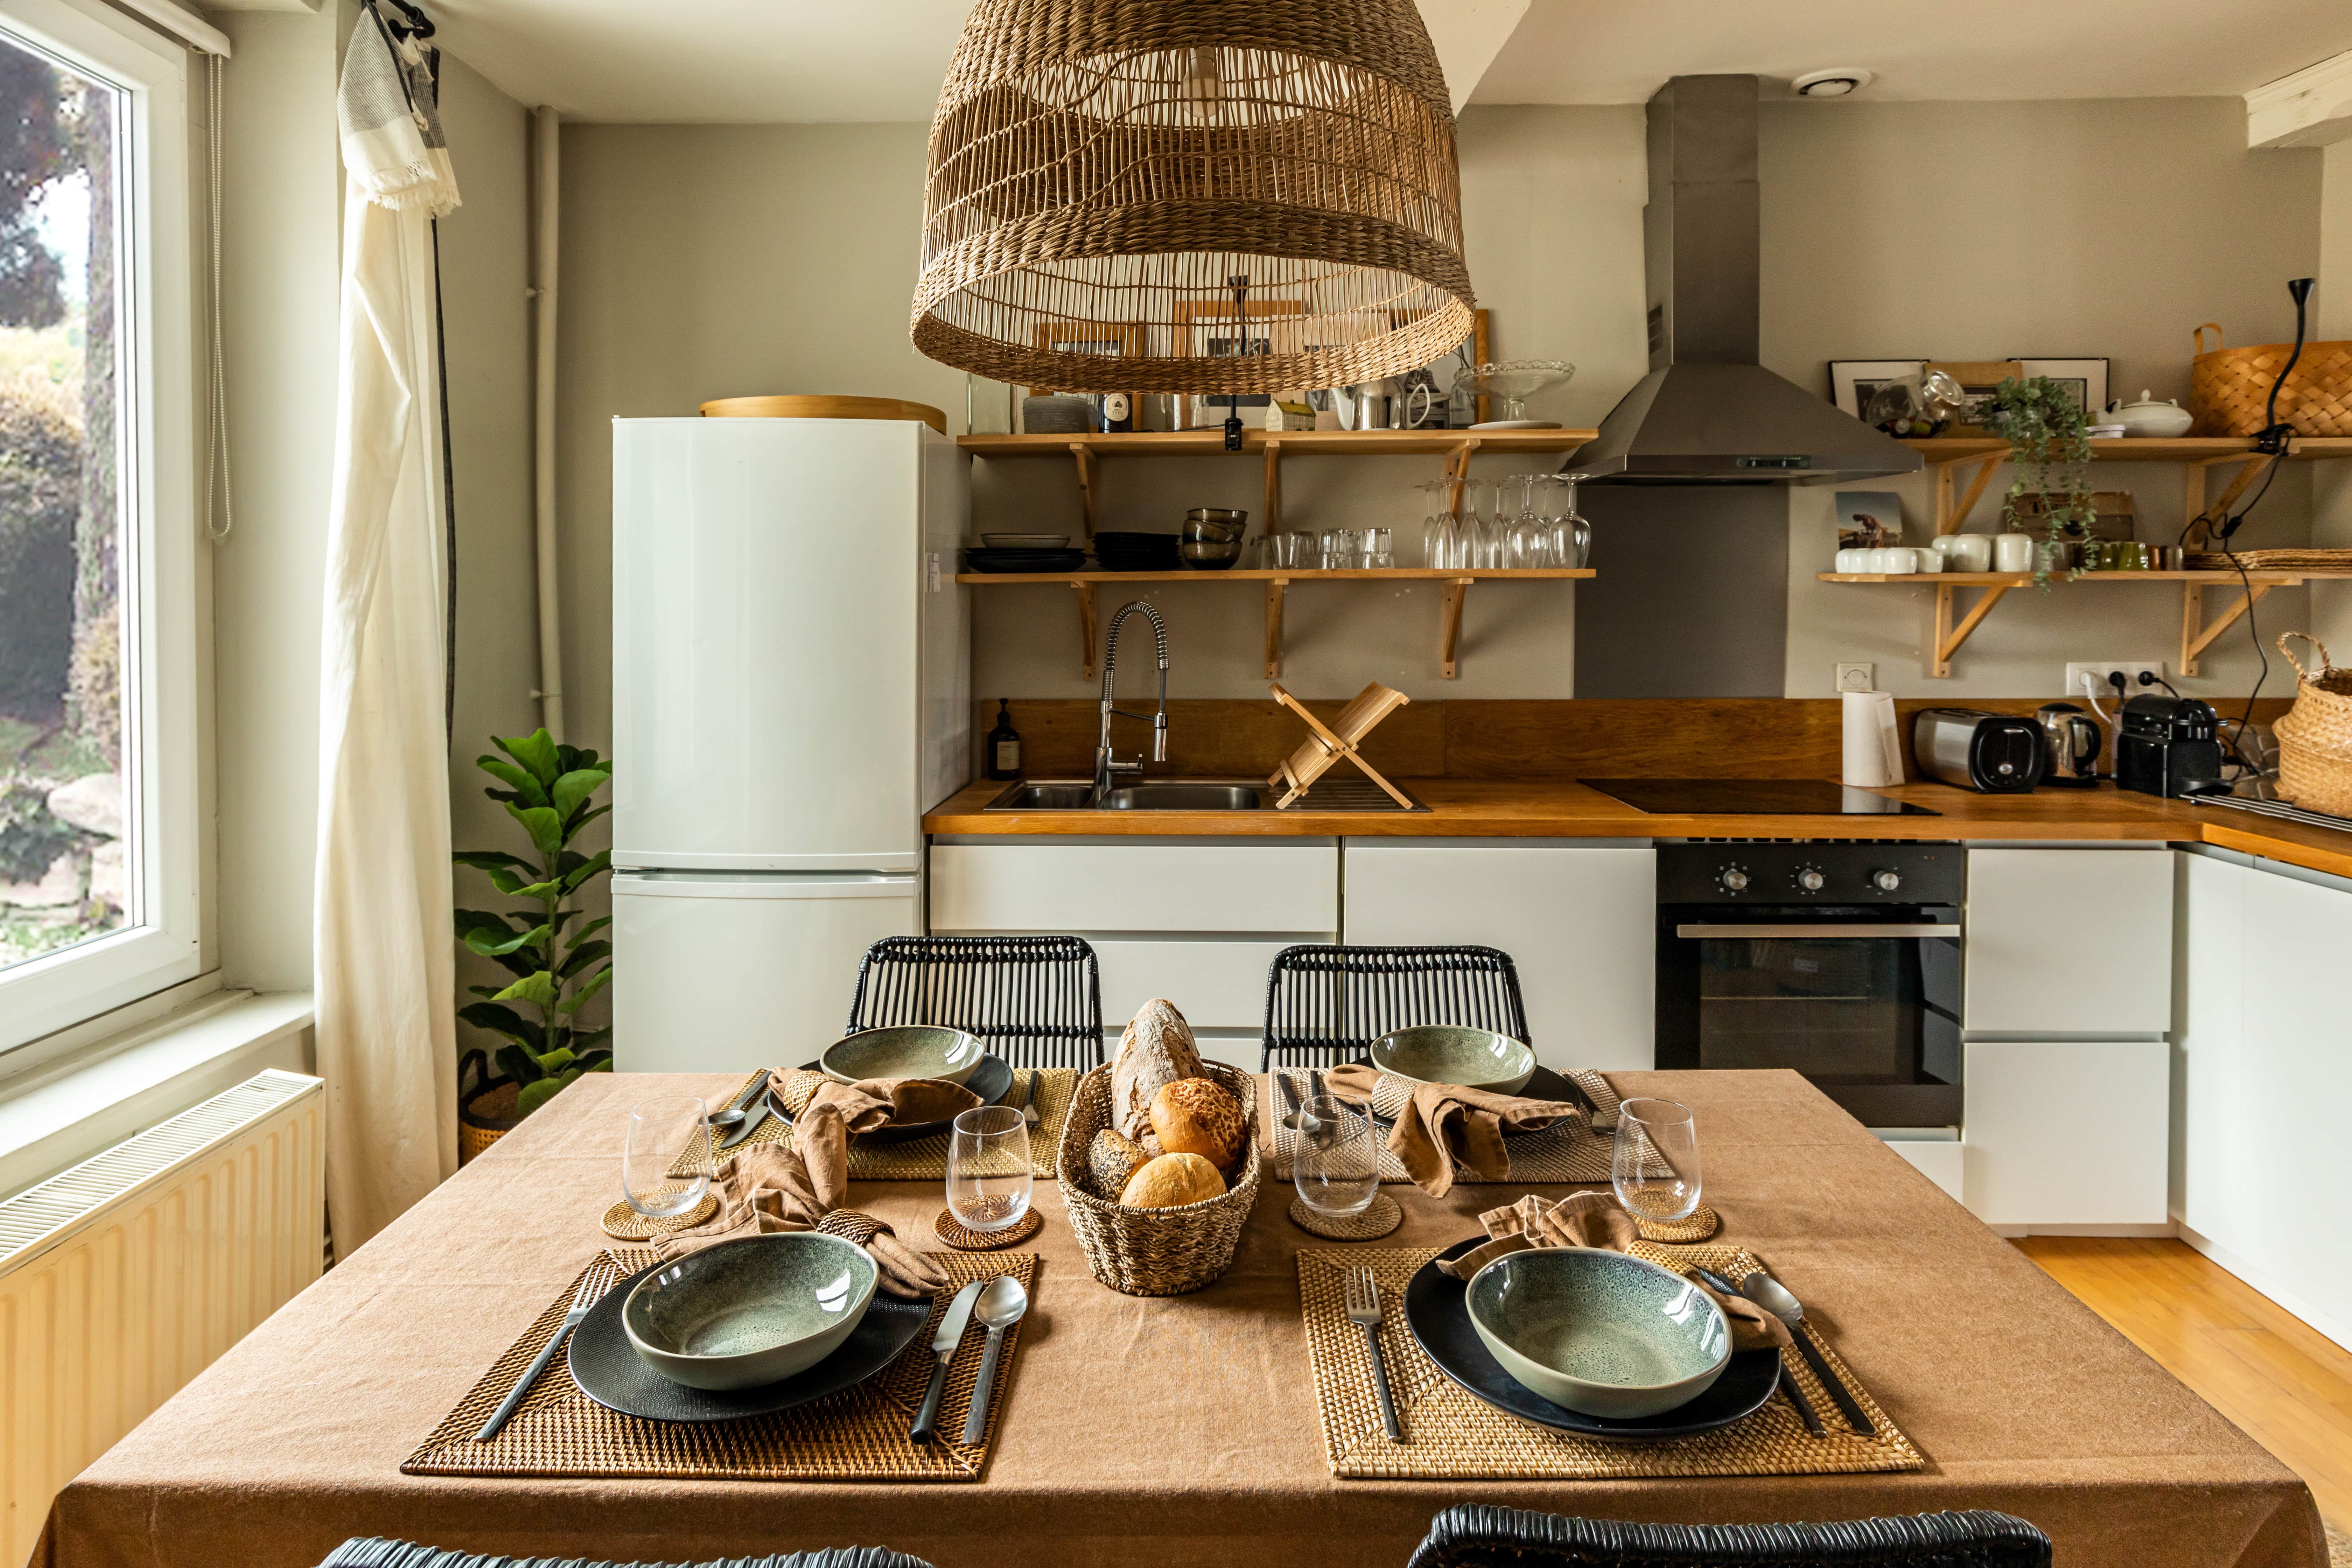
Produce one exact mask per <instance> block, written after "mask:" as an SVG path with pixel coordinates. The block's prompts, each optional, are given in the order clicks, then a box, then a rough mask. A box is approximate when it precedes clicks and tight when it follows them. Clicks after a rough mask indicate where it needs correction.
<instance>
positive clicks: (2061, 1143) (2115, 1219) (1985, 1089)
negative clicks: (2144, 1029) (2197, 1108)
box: [1961, 1040, 2171, 1226]
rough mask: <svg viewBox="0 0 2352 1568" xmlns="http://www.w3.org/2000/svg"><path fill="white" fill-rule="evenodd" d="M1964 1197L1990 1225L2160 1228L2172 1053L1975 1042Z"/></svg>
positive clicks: (2135, 1044) (2129, 1044) (1969, 1052)
mask: <svg viewBox="0 0 2352 1568" xmlns="http://www.w3.org/2000/svg"><path fill="white" fill-rule="evenodd" d="M1962 1050H1963V1052H1964V1054H1965V1058H1966V1062H1965V1067H1964V1069H1963V1070H1964V1071H1965V1072H1966V1074H1967V1079H1968V1133H1967V1138H1966V1141H1965V1142H1963V1143H1962V1145H1961V1149H1962V1162H1963V1191H1964V1197H1963V1201H1964V1202H1965V1203H1966V1204H1967V1205H1968V1206H1969V1209H1970V1210H1971V1211H1972V1212H1973V1213H1974V1214H1975V1215H1976V1216H1977V1217H1978V1218H1979V1219H1981V1220H1983V1221H1984V1222H1985V1223H1986V1224H1987V1225H1995V1226H2075V1225H2081V1226H2126V1225H2130V1226H2137V1225H2162V1224H2163V1223H2164V1222H2165V1194H2166V1181H2165V1168H2166V1162H2167V1156H2168V1128H2167V1121H2166V1115H2165V1106H2166V1102H2167V1099H2168V1095H2169V1093H2170V1085H2171V1061H2170V1047H2168V1046H2167V1045H2166V1044H2165V1042H2163V1041H2162V1040H1971V1041H1969V1043H1968V1044H1967V1045H1966V1046H1964V1047H1962Z"/></svg>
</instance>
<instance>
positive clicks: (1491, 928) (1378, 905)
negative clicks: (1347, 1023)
mask: <svg viewBox="0 0 2352 1568" xmlns="http://www.w3.org/2000/svg"><path fill="white" fill-rule="evenodd" d="M1345 867H1346V887H1347V896H1346V907H1345V910H1344V919H1343V921H1342V927H1341V929H1342V930H1343V931H1344V932H1345V940H1346V941H1347V942H1349V943H1351V944H1360V945H1367V946H1371V945H1381V946H1385V945H1411V944H1418V943H1424V942H1426V943H1454V942H1463V943H1474V944H1475V945H1478V946H1482V947H1495V948H1500V949H1501V950H1502V951H1503V952H1507V953H1509V954H1510V955H1511V958H1512V960H1513V962H1514V963H1516V964H1517V968H1518V972H1519V989H1520V992H1521V994H1522V995H1523V996H1524V997H1525V998H1526V1002H1527V1009H1528V1035H1529V1036H1530V1037H1532V1039H1533V1041H1534V1044H1535V1047H1536V1055H1537V1057H1538V1059H1540V1060H1541V1061H1543V1062H1544V1063H1546V1064H1547V1065H1549V1066H1551V1067H1559V1068H1606V1069H1609V1070H1612V1071H1619V1070H1625V1069H1631V1068H1648V1067H1650V1066H1652V1065H1653V1064H1654V1060H1655V1057H1656V1024H1655V996H1656V986H1657V982H1656V978H1655V968H1656V963H1655V960H1656V930H1657V882H1658V879H1657V856H1656V854H1655V853H1654V851H1653V850H1652V849H1651V848H1650V847H1648V846H1647V845H1642V846H1639V847H1626V846H1605V847H1602V846H1593V845H1584V844H1578V843H1576V842H1575V841H1573V840H1561V839H1542V840H1527V839H1510V838H1487V839H1423V840H1408V839H1361V838H1351V839H1349V840H1348V841H1347V847H1346V858H1345Z"/></svg>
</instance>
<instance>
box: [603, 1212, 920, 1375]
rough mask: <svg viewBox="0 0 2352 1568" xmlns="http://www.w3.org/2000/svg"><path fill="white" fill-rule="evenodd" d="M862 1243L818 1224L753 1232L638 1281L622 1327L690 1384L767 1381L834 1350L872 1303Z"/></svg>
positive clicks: (624, 1306)
mask: <svg viewBox="0 0 2352 1568" xmlns="http://www.w3.org/2000/svg"><path fill="white" fill-rule="evenodd" d="M876 1279H877V1274H876V1271H875V1268H874V1259H872V1258H868V1257H867V1256H866V1251H865V1249H864V1248H863V1247H853V1246H851V1245H850V1244H849V1243H848V1242H845V1241H844V1240H842V1239H841V1238H840V1237H835V1236H820V1235H818V1234H817V1233H816V1232H814V1231H784V1232H780V1233H778V1234H776V1235H772V1236H747V1237H742V1238H741V1239H740V1240H736V1241H722V1242H720V1243H719V1244H718V1245H717V1246H716V1247H704V1248H703V1249H702V1250H701V1251H700V1252H694V1253H689V1254H688V1255H687V1256H686V1257H684V1258H679V1259H678V1260H677V1262H675V1263H673V1264H671V1265H669V1266H668V1267H667V1268H658V1269H656V1270H655V1271H654V1272H653V1273H651V1274H648V1275H646V1277H645V1278H644V1279H640V1280H638V1281H637V1283H636V1287H635V1289H632V1290H631V1291H630V1292H629V1295H628V1299H627V1300H625V1301H623V1302H622V1303H621V1328H622V1331H624V1332H625V1333H626V1334H627V1335H628V1336H629V1343H630V1345H631V1346H632V1347H633V1348H634V1349H635V1351H636V1352H637V1356H638V1359H639V1360H641V1361H643V1362H644V1363H646V1365H647V1366H649V1367H651V1368H653V1369H654V1371H656V1372H657V1373H661V1375H662V1376H664V1377H667V1378H668V1379H669V1380H670V1381H671V1382H673V1383H682V1384H686V1385H687V1386H688V1387H689V1388H712V1389H728V1388H762V1387H765V1386H766V1385H767V1384H772V1383H781V1382H782V1381H783V1380H784V1379H785V1378H788V1377H790V1376H792V1375H793V1373H798V1372H806V1371H807V1370H808V1369H809V1368H810V1367H813V1366H814V1365H815V1364H816V1363H819V1362H821V1361H823V1360H824V1358H825V1357H827V1356H829V1355H831V1354H832V1353H833V1352H834V1351H835V1348H837V1347H838V1346H839V1345H840V1343H841V1342H842V1341H844V1340H845V1339H847V1338H848V1337H849V1333H850V1331H851V1330H853V1329H855V1328H856V1327H857V1323H858V1320H859V1319H861V1318H863V1317H865V1316H866V1308H867V1307H868V1306H869V1305H871V1304H872V1303H873V1300H874V1285H875V1281H876Z"/></svg>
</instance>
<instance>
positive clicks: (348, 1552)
mask: <svg viewBox="0 0 2352 1568" xmlns="http://www.w3.org/2000/svg"><path fill="white" fill-rule="evenodd" d="M319 1568H931V1565H930V1564H929V1563H926V1562H924V1561H923V1560H922V1559H921V1558H919V1557H909V1556H908V1555H907V1554H906V1553H905V1552H892V1551H890V1550H888V1549H887V1548H886V1547H880V1546H844V1547H837V1548H835V1549H834V1550H832V1551H828V1552H784V1553H782V1554H777V1555H770V1556H766V1557H728V1558H724V1559H719V1560H716V1561H709V1562H704V1563H630V1564H625V1565H624V1564H620V1563H601V1562H596V1561H593V1560H592V1559H590V1558H586V1557H565V1558H560V1559H559V1558H554V1557H480V1556H477V1555H475V1554H474V1553H473V1552H456V1551H450V1550H446V1549H445V1548H442V1547H438V1546H419V1545H417V1544H416V1543H415V1542H412V1541H384V1540H382V1539H369V1540H360V1539H358V1538H356V1537H355V1538H353V1539H352V1540H350V1541H346V1542H343V1543H342V1544H341V1546H338V1547H336V1548H335V1549H334V1550H333V1551H332V1552H329V1553H327V1560H326V1561H325V1562H323V1563H320V1564H319Z"/></svg>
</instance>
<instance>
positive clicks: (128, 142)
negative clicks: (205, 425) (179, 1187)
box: [0, 0, 204, 1052]
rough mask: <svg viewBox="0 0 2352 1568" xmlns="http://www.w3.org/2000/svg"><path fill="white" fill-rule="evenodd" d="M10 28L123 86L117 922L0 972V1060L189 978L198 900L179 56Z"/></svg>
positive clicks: (184, 66)
mask: <svg viewBox="0 0 2352 1568" xmlns="http://www.w3.org/2000/svg"><path fill="white" fill-rule="evenodd" d="M0 21H5V24H6V26H7V27H8V28H9V29H10V31H12V32H14V33H18V34H21V35H22V36H23V37H25V38H26V39H27V40H28V41H32V42H35V43H37V45H38V46H39V47H43V48H45V49H47V50H48V51H49V52H50V53H52V54H54V55H56V56H57V57H58V58H59V59H61V60H63V61H65V62H66V63H67V64H68V65H69V66H70V67H72V68H75V69H77V70H80V71H83V72H85V73H87V74H89V75H90V76H94V77H98V78H100V79H103V80H105V81H107V82H109V83H110V84H111V85H113V86H115V87H117V88H120V89H122V91H123V92H124V94H125V95H126V97H127V98H128V100H129V109H130V112H129V116H128V119H129V126H128V130H127V133H126V134H125V135H124V136H123V137H122V139H121V143H120V145H119V146H118V147H117V150H116V163H117V168H118V171H119V178H120V180H121V187H120V195H121V199H120V201H119V203H118V208H119V210H118V216H117V221H118V224H119V225H120V228H119V231H118V233H119V238H118V241H117V244H118V246H119V250H118V253H117V256H116V266H117V274H118V276H120V277H125V278H127V279H129V280H130V288H129V290H128V300H127V301H126V305H127V308H126V309H125V310H123V312H122V314H121V317H120V318H119V319H118V321H117V323H116V342H117V343H118V344H121V345H122V352H121V361H120V368H119V370H118V372H117V375H118V384H120V385H121V386H122V388H123V393H124V395H123V396H122V398H121V413H120V418H121V430H122V431H123V433H124V441H123V457H124V459H125V460H124V461H123V462H122V463H121V466H120V468H119V471H118V475H117V483H118V486H119V487H120V494H121V496H122V498H123V501H124V503H125V531H124V537H123V550H122V589H121V622H120V624H121V627H122V631H123V635H124V637H125V638H126V640H127V646H126V647H125V648H124V650H123V653H124V658H123V665H122V684H123V688H124V694H125V698H126V708H127V712H126V715H125V717H126V722H125V724H124V726H123V737H122V739H123V748H122V749H123V768H124V795H125V800H124V806H125V811H124V817H125V824H126V847H127V850H128V853H127V855H126V866H127V868H128V869H130V870H131V872H132V873H133V874H134V875H135V876H136V878H137V880H136V882H135V883H134V884H133V887H132V896H133V898H134V900H136V904H135V908H134V909H133V910H132V911H131V913H132V916H133V921H132V923H131V924H129V925H126V926H125V927H124V928H123V929H122V930H121V931H112V932H109V933H108V934H107V935H105V936H102V937H96V938H93V939H91V940H90V941H89V942H79V943H76V944H75V945H74V946H72V947H69V948H65V949H61V950H60V951H58V952H53V953H47V954H44V955H43V956H41V957H39V958H37V959H33V960H30V961H28V962H26V963H18V964H14V965H11V966H10V967H9V968H7V969H5V970H0V1052H5V1051H7V1050H10V1049H12V1048H14V1047H17V1046H21V1045H23V1044H25V1043H26V1041H29V1040H35V1039H38V1038H39V1037H42V1036H44V1035H47V1034H52V1033H54V1032H55V1031H57V1030H59V1029H62V1028H66V1027H68V1026H71V1025H74V1024H77V1023H79V1022H81V1021H83V1020H85V1019H88V1018H91V1017H94V1016H97V1015H99V1014H100V1013H104V1012H108V1011H110V1010H112V1009H113V1008H116V1007H120V1006H122V1005H125V1004H127V1003H131V1002H134V1001H137V1000H138V999H139V998H141V997H142V996H146V995H149V994H152V993H154V992H157V991H161V990H163V989H164V988H165V987H167V986H171V985H175V984H180V983H182V982H184V981H186V980H190V979H193V978H194V976H195V975H196V974H197V973H200V971H201V969H202V967H203V962H204V952H203V929H202V920H203V907H202V900H201V899H200V896H199V887H198V867H199V864H200V839H199V833H200V827H201V823H200V817H199V809H200V808H199V801H200V796H201V794H202V791H201V789H200V784H201V779H200V774H199V769H200V766H201V760H200V756H199V752H198V746H197V702H198V689H197V679H196V677H197V632H198V625H197V622H198V616H199V601H198V597H197V595H198V586H197V581H196V561H195V527H196V523H195V505H194V489H195V482H194V467H195V465H194V438H193V434H192V432H193V429H194V417H193V405H194V400H195V376H194V324H193V321H192V319H191V303H192V301H191V298H190V295H191V288H190V285H191V282H192V276H191V273H190V270H189V245H188V236H189V173H190V170H189V163H188V74H189V72H188V55H187V51H186V50H185V49H184V48H183V47H181V46H180V45H179V44H177V43H176V42H173V41H172V40H170V39H167V38H164V37H162V36H160V35H158V34H156V33H154V32H153V31H152V30H150V29H149V28H147V27H145V26H142V25H140V24H139V23H137V22H135V21H132V20H131V19H130V18H128V17H126V16H122V15H121V14H120V13H118V12H115V11H113V10H112V9H110V7H108V6H106V5H103V4H102V3H101V0H0Z"/></svg>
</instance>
